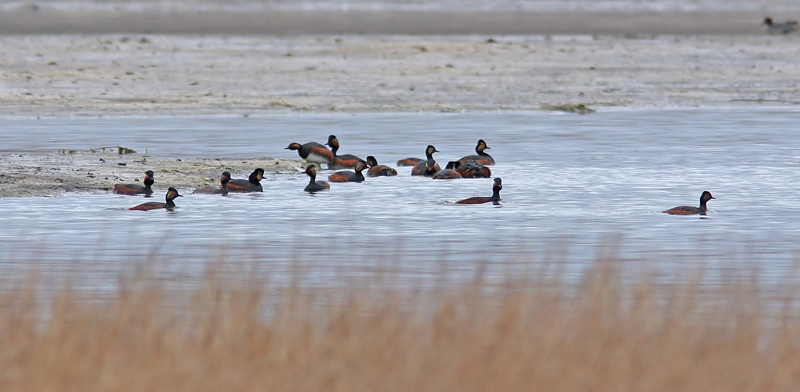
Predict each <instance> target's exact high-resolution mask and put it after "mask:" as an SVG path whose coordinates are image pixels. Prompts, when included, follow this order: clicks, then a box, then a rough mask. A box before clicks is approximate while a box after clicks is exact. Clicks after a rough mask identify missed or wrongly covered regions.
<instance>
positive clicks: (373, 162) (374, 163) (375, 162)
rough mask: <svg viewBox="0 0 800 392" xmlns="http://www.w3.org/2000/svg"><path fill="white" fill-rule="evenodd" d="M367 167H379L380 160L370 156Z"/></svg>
mask: <svg viewBox="0 0 800 392" xmlns="http://www.w3.org/2000/svg"><path fill="white" fill-rule="evenodd" d="M367 166H369V167H373V166H378V160H377V159H375V157H374V156H372V155H370V156H368V157H367Z"/></svg>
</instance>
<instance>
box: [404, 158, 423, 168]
mask: <svg viewBox="0 0 800 392" xmlns="http://www.w3.org/2000/svg"><path fill="white" fill-rule="evenodd" d="M422 161H424V159H422V158H403V159H401V160H399V161H397V166H417V164H418V163H420V162H422Z"/></svg>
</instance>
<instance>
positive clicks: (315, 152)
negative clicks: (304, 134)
mask: <svg viewBox="0 0 800 392" xmlns="http://www.w3.org/2000/svg"><path fill="white" fill-rule="evenodd" d="M285 149H286V150H297V154H298V155H300V158H303V159H305V160H307V161H309V162H315V163H324V164H326V165H328V166H330V165H331V164H332V163H333V152H331V150H328V147H325V146H323V145H322V144H319V143H317V142H308V143H305V144H300V143H292V144H289V147H286V148H285Z"/></svg>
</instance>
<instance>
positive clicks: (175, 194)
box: [167, 187, 183, 200]
mask: <svg viewBox="0 0 800 392" xmlns="http://www.w3.org/2000/svg"><path fill="white" fill-rule="evenodd" d="M176 197H183V195H181V194H179V193H178V190H177V189H175V188H173V187H169V189H167V200H173V199H175V198H176Z"/></svg>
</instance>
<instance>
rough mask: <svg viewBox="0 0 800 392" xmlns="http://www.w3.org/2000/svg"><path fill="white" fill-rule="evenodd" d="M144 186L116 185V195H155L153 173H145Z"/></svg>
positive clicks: (149, 171) (150, 171)
mask: <svg viewBox="0 0 800 392" xmlns="http://www.w3.org/2000/svg"><path fill="white" fill-rule="evenodd" d="M143 182H144V186H142V185H139V184H116V185H114V193H118V194H120V195H146V196H150V194H152V193H153V188H151V187H152V186H153V183H154V182H155V181H154V180H153V171H152V170H148V171H146V172H144V181H143Z"/></svg>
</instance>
